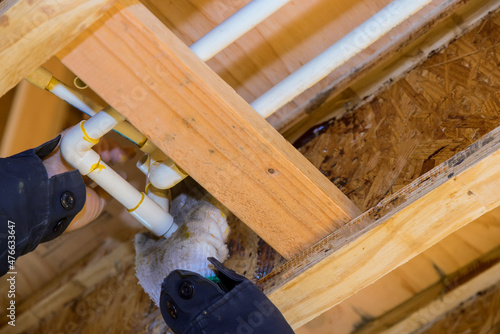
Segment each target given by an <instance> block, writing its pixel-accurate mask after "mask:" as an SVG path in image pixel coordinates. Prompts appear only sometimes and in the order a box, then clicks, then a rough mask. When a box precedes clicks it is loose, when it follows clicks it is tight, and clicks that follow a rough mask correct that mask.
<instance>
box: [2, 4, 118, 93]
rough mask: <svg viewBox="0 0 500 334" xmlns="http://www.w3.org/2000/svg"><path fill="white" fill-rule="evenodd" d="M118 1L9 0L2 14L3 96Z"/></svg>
mask: <svg viewBox="0 0 500 334" xmlns="http://www.w3.org/2000/svg"><path fill="white" fill-rule="evenodd" d="M115 1H116V0H75V1H61V0H33V1H17V2H16V3H15V4H13V3H12V2H10V3H9V4H8V6H7V8H8V7H10V6H12V8H10V9H8V10H7V11H6V12H5V13H0V15H1V16H0V36H2V38H0V73H2V76H1V78H2V80H0V96H2V95H3V94H5V93H6V92H7V91H8V90H9V89H11V88H12V87H14V86H15V85H16V84H17V83H18V82H19V81H21V80H22V79H24V78H25V77H26V76H28V75H29V74H30V73H31V72H33V70H34V69H35V68H37V67H38V66H40V65H41V64H43V63H44V62H46V61H47V60H48V59H49V58H50V57H51V56H53V55H54V54H55V53H56V52H58V51H59V50H60V49H61V48H63V47H64V46H65V45H66V44H68V43H69V42H70V41H71V40H72V39H73V38H75V37H76V36H78V35H79V34H80V33H81V32H82V31H83V30H85V28H87V27H88V26H89V25H90V24H92V23H93V22H94V21H95V20H96V19H97V18H99V17H100V16H101V15H102V14H103V13H104V12H105V11H106V10H107V9H108V8H109V7H110V6H111V5H112V4H113V3H114V2H115Z"/></svg>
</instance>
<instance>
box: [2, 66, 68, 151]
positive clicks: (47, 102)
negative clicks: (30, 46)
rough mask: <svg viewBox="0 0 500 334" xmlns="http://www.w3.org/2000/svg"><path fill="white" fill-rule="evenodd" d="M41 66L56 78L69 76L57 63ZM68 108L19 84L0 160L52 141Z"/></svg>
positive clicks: (63, 123)
mask: <svg viewBox="0 0 500 334" xmlns="http://www.w3.org/2000/svg"><path fill="white" fill-rule="evenodd" d="M45 66H46V67H48V68H49V69H50V71H51V72H52V73H53V74H54V75H55V76H56V77H57V78H61V80H62V79H67V78H68V77H72V76H73V75H72V74H71V73H70V72H69V71H68V70H67V69H66V68H65V67H64V66H63V65H62V64H61V63H60V62H58V61H57V59H55V58H52V59H51V60H50V61H49V62H47V63H45ZM69 107H70V106H69V104H67V103H66V102H64V101H63V100H61V99H59V98H57V97H55V96H54V95H52V94H51V93H49V92H47V91H43V90H41V89H40V88H37V87H35V86H33V85H31V84H30V83H28V82H27V81H22V82H20V83H19V85H18V87H17V89H16V92H15V97H14V101H13V103H12V107H11V108H10V112H9V117H8V119H7V124H6V126H5V133H4V135H3V136H2V141H1V142H0V157H7V156H11V155H13V154H16V153H19V152H22V151H24V150H27V149H29V148H33V147H37V146H38V145H40V144H42V143H44V142H46V141H48V140H50V139H52V138H54V137H55V136H57V135H58V134H59V132H61V131H62V130H64V129H63V127H64V125H65V123H66V122H65V120H66V119H67V118H68V111H69Z"/></svg>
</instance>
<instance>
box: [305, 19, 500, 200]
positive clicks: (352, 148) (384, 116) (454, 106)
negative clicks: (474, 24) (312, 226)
mask: <svg viewBox="0 0 500 334" xmlns="http://www.w3.org/2000/svg"><path fill="white" fill-rule="evenodd" d="M499 19H500V16H499V15H495V16H494V17H493V18H492V19H490V20H488V21H486V22H485V23H484V24H483V25H481V26H480V27H478V28H476V29H474V30H473V31H471V32H470V33H468V34H467V35H465V36H464V37H463V38H461V39H459V40H457V41H456V42H455V43H453V44H451V45H450V46H449V47H448V48H447V49H446V50H445V51H444V52H441V53H439V54H437V55H435V56H433V57H431V58H430V59H429V60H428V61H427V62H425V63H424V64H423V65H422V66H420V67H419V68H417V69H415V70H413V71H411V72H410V73H409V74H408V75H407V76H406V77H405V78H403V79H401V80H399V81H398V82H397V83H395V84H394V85H393V86H392V87H390V88H389V89H387V90H386V91H385V92H383V93H381V94H380V95H378V96H377V97H375V98H373V99H372V101H370V102H369V103H367V104H365V105H364V106H363V107H361V108H360V109H358V110H356V111H355V112H353V113H350V114H348V115H345V116H344V117H342V118H341V119H340V120H337V121H335V122H333V124H331V126H330V127H329V128H328V129H327V130H326V131H325V132H324V133H322V134H321V135H319V136H318V137H316V138H315V139H313V140H311V141H310V142H309V143H307V144H306V145H305V146H304V147H302V148H301V149H300V151H301V152H302V153H303V154H304V155H305V156H306V157H307V158H308V159H309V160H310V161H312V162H313V164H314V165H315V166H316V167H318V168H319V169H320V170H321V171H322V172H323V174H325V175H326V176H327V177H328V178H330V180H331V181H332V182H333V183H334V184H335V185H336V186H338V187H339V188H340V189H341V190H342V191H343V192H344V193H345V194H347V196H349V198H350V199H351V200H352V201H354V202H355V204H357V205H358V206H359V207H360V208H362V209H369V208H371V207H373V206H374V205H375V204H377V203H378V202H379V201H380V200H382V199H383V198H384V197H386V196H388V195H390V194H392V193H394V192H395V191H397V190H399V189H400V188H402V187H403V186H405V185H407V184H409V183H410V182H411V181H413V180H415V179H416V178H417V177H419V176H420V175H422V174H424V173H425V172H427V171H429V170H430V169H432V168H433V167H434V166H436V165H438V164H440V163H442V162H444V161H445V160H447V159H448V158H450V157H451V156H453V155H454V154H456V153H457V152H459V151H461V150H463V149H464V148H466V147H467V146H468V145H470V144H472V143H474V142H475V141H477V140H478V139H479V138H480V137H481V136H483V135H484V134H486V133H488V132H489V131H491V130H493V129H494V128H495V127H497V126H498V125H499V124H500V100H499V97H500V95H499V93H498V92H499V88H500V71H499V70H498V65H499V62H500V54H499V52H500V48H499V46H498V43H500V27H499V24H500V21H499Z"/></svg>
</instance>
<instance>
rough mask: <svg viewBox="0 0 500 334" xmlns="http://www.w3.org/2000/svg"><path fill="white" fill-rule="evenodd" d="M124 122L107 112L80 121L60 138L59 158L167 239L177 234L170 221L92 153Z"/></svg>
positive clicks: (169, 217) (121, 117) (151, 201)
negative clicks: (94, 148) (104, 137)
mask: <svg viewBox="0 0 500 334" xmlns="http://www.w3.org/2000/svg"><path fill="white" fill-rule="evenodd" d="M124 120H125V119H124V118H123V116H121V115H120V114H119V113H118V112H117V111H115V110H113V109H111V108H108V109H106V110H103V111H100V112H98V113H97V114H96V115H95V116H93V117H91V118H90V119H89V120H88V121H82V122H81V123H80V124H79V125H77V126H74V127H73V128H72V129H71V130H70V131H68V133H66V135H65V136H64V137H63V139H62V141H61V153H62V156H63V157H64V159H65V160H66V161H67V162H68V163H69V164H71V165H72V166H73V167H75V168H76V169H78V171H79V172H80V173H81V174H82V175H87V176H88V177H90V178H91V179H92V180H94V181H95V182H96V183H97V184H98V185H99V186H101V187H102V188H103V189H104V190H105V191H106V192H108V193H109V194H110V195H111V196H113V197H114V198H115V199H116V200H117V201H118V202H120V203H121V204H122V205H123V206H125V207H126V208H127V210H128V212H130V214H132V216H134V217H135V218H136V219H137V220H138V221H139V222H141V223H142V224H143V225H144V226H145V227H147V228H148V229H149V230H151V231H152V232H153V233H154V234H156V235H157V236H163V237H165V238H168V237H169V236H170V235H171V234H172V233H173V232H174V231H175V230H177V225H176V224H175V223H174V220H173V217H172V216H171V215H170V214H169V213H168V212H167V211H165V210H164V209H162V208H161V207H160V205H158V204H157V203H156V202H154V201H153V200H152V199H151V198H149V197H148V196H146V194H145V193H142V192H139V191H138V190H137V189H135V188H134V187H132V186H131V185H130V184H129V183H128V182H127V181H126V180H125V179H123V178H122V177H121V176H120V175H119V174H118V173H116V172H115V171H114V170H113V169H111V168H110V167H109V166H108V165H107V164H106V163H104V162H103V161H101V157H100V156H99V154H97V153H96V152H95V151H94V150H92V146H94V145H95V144H97V143H98V142H99V138H101V137H102V136H104V135H105V134H106V133H107V132H109V131H110V130H111V129H113V128H114V127H115V126H116V125H117V124H119V123H120V122H123V121H124Z"/></svg>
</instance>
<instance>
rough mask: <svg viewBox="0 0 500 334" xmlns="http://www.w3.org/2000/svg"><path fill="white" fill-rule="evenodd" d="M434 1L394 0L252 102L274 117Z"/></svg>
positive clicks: (261, 113)
mask: <svg viewBox="0 0 500 334" xmlns="http://www.w3.org/2000/svg"><path fill="white" fill-rule="evenodd" d="M430 2H431V0H394V1H393V2H392V3H390V4H389V5H387V6H386V7H385V8H384V9H382V10H381V11H379V12H378V13H377V14H375V15H374V16H372V17H371V18H370V19H368V20H367V21H365V22H364V23H362V24H361V25H360V26H359V27H357V28H356V29H354V30H353V31H351V32H350V33H349V34H347V35H346V36H344V37H343V38H342V39H340V40H339V41H338V42H336V43H335V44H333V45H332V46H330V47H329V48H328V49H327V50H325V51H324V52H323V53H321V54H320V55H319V56H317V57H316V58H314V59H313V60H311V61H310V62H308V63H307V64H305V65H304V66H302V67H301V68H300V69H299V70H297V71H296V72H294V73H292V74H291V75H289V76H288V77H287V78H285V79H284V80H283V81H281V82H280V83H279V84H277V85H276V86H274V87H273V88H271V89H270V90H268V91H267V92H266V93H264V94H263V95H261V96H260V97H259V98H257V99H256V100H255V101H253V102H252V103H251V104H250V105H251V106H252V107H253V108H254V109H255V110H256V111H257V112H258V113H259V114H260V115H262V116H263V117H268V116H270V115H271V114H273V113H274V112H275V111H277V110H278V109H279V108H281V107H283V106H284V105H285V104H287V103H288V102H290V101H291V100H293V99H294V98H295V97H296V96H298V95H299V94H301V93H302V92H304V91H305V90H306V89H308V88H310V87H311V86H313V85H314V84H315V83H317V82H318V81H320V80H321V79H323V78H324V77H326V76H327V75H328V74H330V73H331V72H332V71H333V70H334V69H336V68H338V67H340V66H341V65H342V64H344V63H346V62H347V61H348V60H349V59H351V58H353V57H354V56H356V55H357V54H358V53H360V52H361V51H363V50H365V49H366V48H368V47H369V46H370V45H372V44H373V43H374V42H375V41H377V40H378V39H379V38H381V37H382V36H383V35H385V34H386V33H388V32H389V31H390V30H391V29H393V28H394V27H396V26H397V25H399V24H401V23H402V22H404V21H405V20H406V19H407V18H408V17H410V16H411V15H413V14H414V13H416V12H417V11H419V10H420V9H421V8H422V7H424V6H426V5H428V4H429V3H430Z"/></svg>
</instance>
